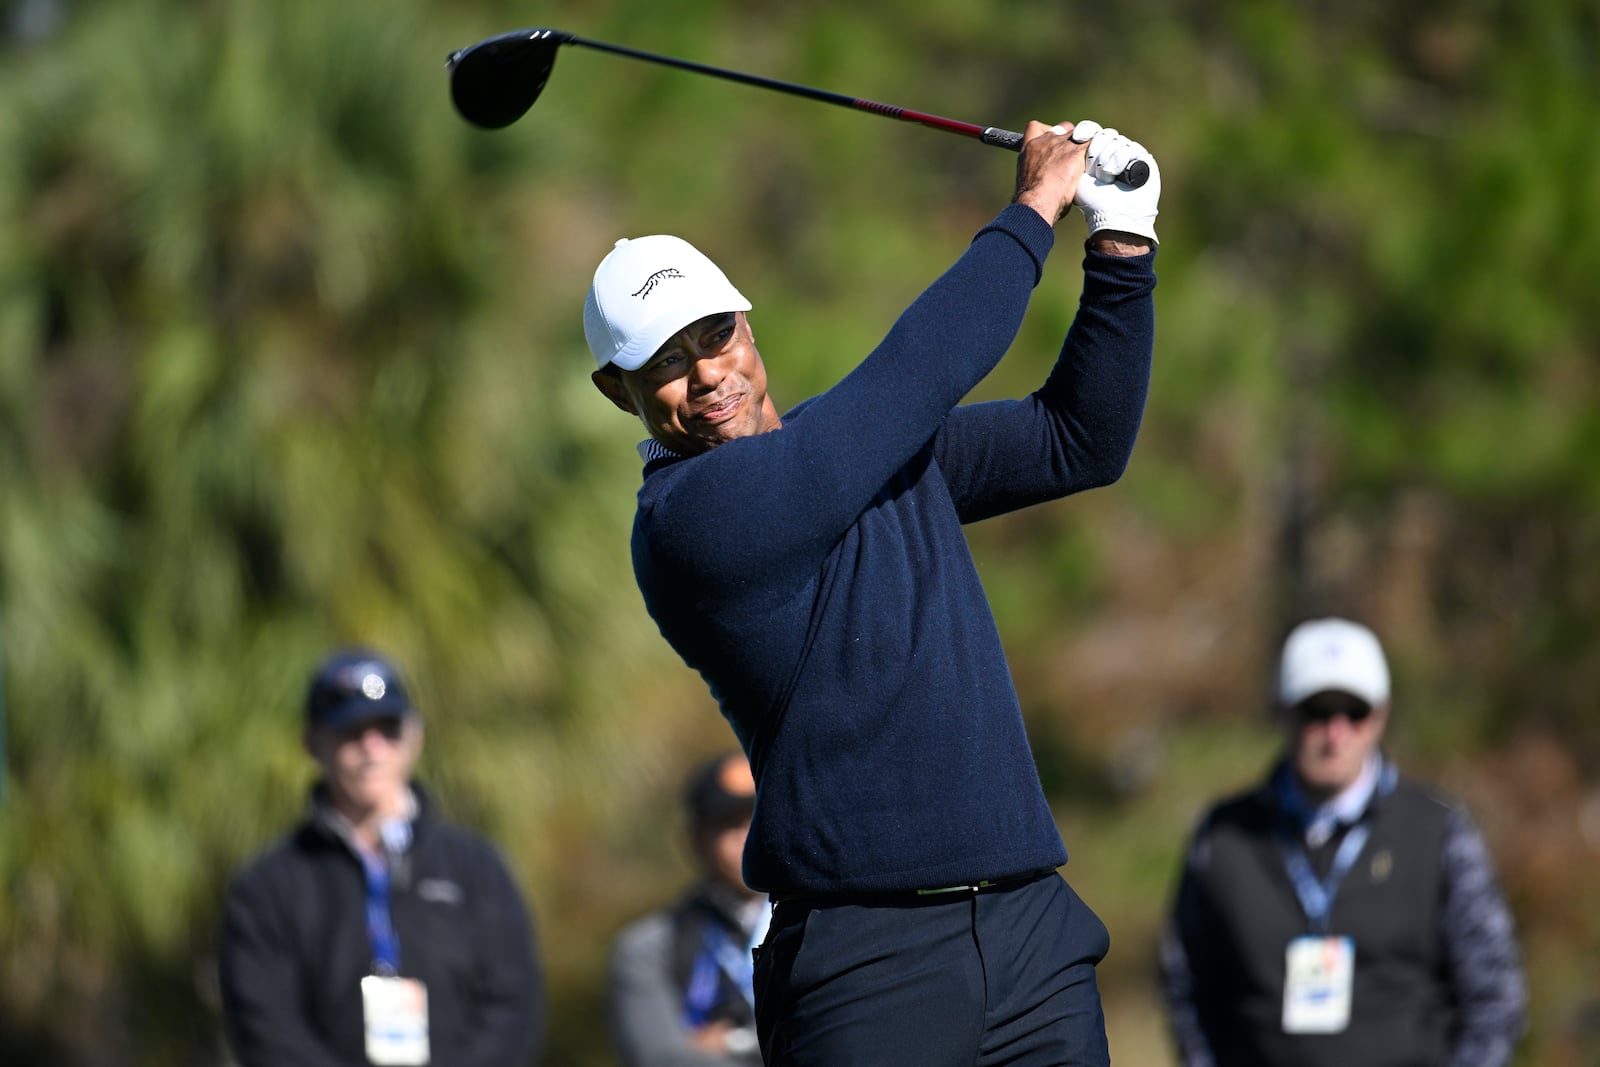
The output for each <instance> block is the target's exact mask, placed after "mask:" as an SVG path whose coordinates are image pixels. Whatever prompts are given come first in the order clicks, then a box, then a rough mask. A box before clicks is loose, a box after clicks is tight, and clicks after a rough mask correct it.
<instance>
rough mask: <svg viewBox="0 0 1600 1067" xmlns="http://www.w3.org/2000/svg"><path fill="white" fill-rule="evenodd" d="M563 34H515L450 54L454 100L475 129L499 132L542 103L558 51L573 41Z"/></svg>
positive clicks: (536, 31)
mask: <svg viewBox="0 0 1600 1067" xmlns="http://www.w3.org/2000/svg"><path fill="white" fill-rule="evenodd" d="M573 39H574V38H573V36H572V34H570V33H564V32H562V31H561V30H550V29H528V30H512V31H511V32H510V33H502V34H499V35H497V36H494V37H490V38H488V39H486V40H483V41H479V42H478V43H477V44H475V45H471V46H469V47H467V48H462V49H458V50H457V51H455V52H452V53H450V56H449V58H448V59H447V60H446V62H445V68H446V69H447V70H448V71H449V72H450V99H451V100H452V101H453V102H454V103H455V105H456V110H457V111H458V112H460V113H461V117H462V118H464V119H466V120H467V121H468V122H470V123H472V124H473V125H474V126H481V127H482V128H484V129H486V130H498V129H500V128H501V127H504V126H509V125H511V124H512V123H513V122H515V121H517V120H518V119H520V118H521V117H522V116H523V115H524V114H526V113H527V111H528V109H529V108H530V107H532V106H533V102H534V101H535V100H537V99H539V94H540V93H541V92H542V91H543V90H544V84H545V82H547V81H549V80H550V71H551V70H552V69H553V68H554V67H555V65H556V49H557V48H558V47H560V46H561V45H562V44H564V43H566V42H568V41H571V40H573Z"/></svg>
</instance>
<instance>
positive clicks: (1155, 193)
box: [1072, 119, 1161, 244]
mask: <svg viewBox="0 0 1600 1067" xmlns="http://www.w3.org/2000/svg"><path fill="white" fill-rule="evenodd" d="M1072 139H1073V140H1074V141H1077V142H1078V143H1079V144H1082V143H1083V142H1085V141H1087V142H1088V143H1089V148H1088V152H1087V154H1086V155H1085V157H1084V171H1083V177H1082V178H1080V179H1079V180H1078V193H1077V196H1076V197H1074V198H1073V203H1075V204H1077V205H1078V210H1080V211H1082V212H1083V217H1084V221H1086V222H1087V223H1088V224H1089V235H1090V236H1091V237H1092V236H1093V235H1094V234H1095V233H1097V232H1099V231H1100V230H1118V231H1121V232H1123V233H1133V234H1138V235H1139V236H1141V237H1148V238H1149V239H1150V240H1151V242H1152V243H1156V244H1159V243H1160V242H1159V241H1158V240H1157V238H1156V214H1157V207H1156V205H1157V204H1158V202H1159V201H1160V199H1161V168H1160V167H1159V166H1157V164H1156V160H1155V157H1154V156H1152V155H1151V154H1150V152H1149V151H1148V150H1147V149H1146V148H1145V147H1144V145H1142V144H1140V143H1139V142H1138V141H1134V140H1130V139H1129V138H1127V137H1124V136H1123V135H1122V134H1120V133H1118V132H1117V131H1116V130H1114V129H1108V128H1106V127H1103V126H1101V125H1100V124H1099V123H1098V122H1093V121H1090V120H1087V119H1085V120H1084V121H1083V122H1080V123H1078V124H1077V125H1076V126H1074V127H1073V128H1072ZM1135 167H1139V168H1143V177H1144V180H1143V181H1140V182H1138V183H1137V184H1135V183H1131V182H1128V181H1126V180H1124V179H1125V177H1127V176H1130V174H1131V172H1132V171H1133V169H1134V168H1135Z"/></svg>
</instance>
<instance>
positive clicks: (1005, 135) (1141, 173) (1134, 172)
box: [978, 126, 1150, 189]
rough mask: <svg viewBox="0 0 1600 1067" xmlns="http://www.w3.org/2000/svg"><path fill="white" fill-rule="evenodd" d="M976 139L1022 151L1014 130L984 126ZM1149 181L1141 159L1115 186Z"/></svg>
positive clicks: (1124, 171)
mask: <svg viewBox="0 0 1600 1067" xmlns="http://www.w3.org/2000/svg"><path fill="white" fill-rule="evenodd" d="M978 139H979V140H980V141H982V142H983V143H984V144H992V145H994V146H995V147H996V148H1009V149H1011V151H1013V152H1020V151H1022V134H1020V133H1017V132H1016V131H1015V130H1002V129H1000V128H998V127H996V126H986V127H984V130H983V132H982V133H980V134H979V135H978ZM1149 180H1150V165H1149V164H1148V163H1146V162H1145V161H1144V160H1142V159H1136V160H1134V161H1133V162H1132V163H1129V164H1128V165H1127V167H1126V168H1124V169H1123V171H1122V173H1121V174H1119V175H1117V184H1119V185H1126V186H1127V187H1128V188H1129V189H1137V188H1139V187H1140V186H1141V185H1143V184H1144V183H1145V182H1147V181H1149Z"/></svg>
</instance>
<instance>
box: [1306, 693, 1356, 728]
mask: <svg viewBox="0 0 1600 1067" xmlns="http://www.w3.org/2000/svg"><path fill="white" fill-rule="evenodd" d="M1294 711H1295V717H1296V718H1297V719H1299V721H1300V722H1301V723H1326V722H1331V721H1332V720H1333V719H1335V718H1338V717H1339V716H1341V715H1342V716H1343V717H1344V718H1346V719H1348V720H1350V722H1351V724H1352V725H1354V724H1356V723H1361V722H1365V721H1366V719H1367V717H1368V716H1370V715H1371V714H1372V705H1371V704H1368V703H1367V702H1366V701H1365V700H1362V699H1361V698H1360V697H1356V696H1351V695H1350V694H1349V693H1317V694H1316V695H1315V696H1310V697H1307V698H1306V699H1304V700H1302V701H1301V702H1300V703H1298V704H1296V705H1295V706H1294Z"/></svg>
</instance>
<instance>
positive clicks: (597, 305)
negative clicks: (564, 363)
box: [583, 234, 750, 370]
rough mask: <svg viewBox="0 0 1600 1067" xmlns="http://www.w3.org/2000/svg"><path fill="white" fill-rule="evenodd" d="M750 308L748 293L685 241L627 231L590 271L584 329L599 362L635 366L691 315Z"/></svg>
mask: <svg viewBox="0 0 1600 1067" xmlns="http://www.w3.org/2000/svg"><path fill="white" fill-rule="evenodd" d="M749 310H750V301H748V300H746V299H745V298H744V295H743V294H742V293H740V292H739V290H737V289H735V288H734V287H733V285H732V283H730V282H729V281H728V279H727V277H726V276H725V275H724V274H723V273H722V271H721V270H720V269H719V268H718V267H717V265H716V264H715V263H713V262H711V260H709V259H707V258H706V256H705V255H704V254H703V253H701V252H700V250H699V249H697V248H695V247H694V246H693V245H691V244H690V243H689V242H688V241H685V240H683V239H682V238H680V237H673V236H670V235H668V234H655V235H652V236H649V237H635V238H633V239H632V240H629V239H628V238H626V237H624V238H623V239H622V240H620V241H618V242H617V243H616V246H615V247H614V248H612V249H611V251H610V252H609V253H607V254H606V258H605V259H603V260H601V261H600V266H599V267H598V268H597V269H596V270H595V272H594V284H592V285H591V286H589V296H588V299H586V300H585V301H584V304H583V336H584V339H585V340H587V341H588V342H589V351H590V352H592V353H593V354H594V359H595V363H596V365H598V366H601V367H604V366H605V365H606V364H608V363H611V364H615V365H616V366H618V367H621V368H622V369H623V370H638V369H639V368H640V367H642V366H644V365H645V364H646V363H648V362H649V361H650V357H651V356H653V355H655V354H656V350H657V349H659V348H660V347H661V346H662V345H663V344H665V343H666V341H667V339H668V338H669V337H671V336H672V335H673V334H675V333H677V332H678V331H679V330H681V329H683V328H684V327H685V326H688V325H689V324H690V323H693V322H696V321H698V320H700V319H703V318H705V317H706V316H707V315H719V314H723V313H725V312H729V311H749Z"/></svg>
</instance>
